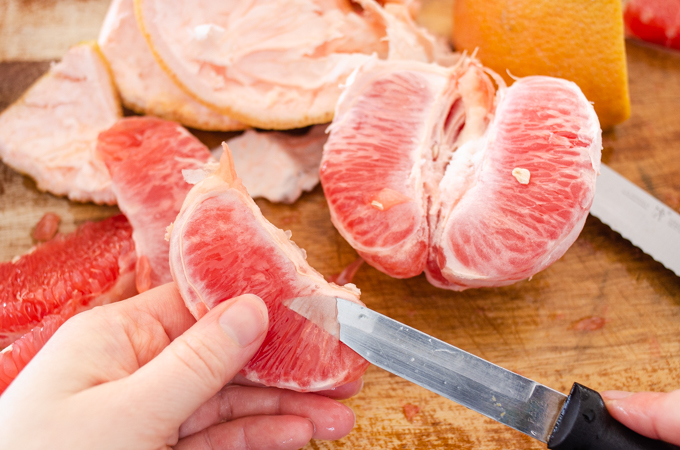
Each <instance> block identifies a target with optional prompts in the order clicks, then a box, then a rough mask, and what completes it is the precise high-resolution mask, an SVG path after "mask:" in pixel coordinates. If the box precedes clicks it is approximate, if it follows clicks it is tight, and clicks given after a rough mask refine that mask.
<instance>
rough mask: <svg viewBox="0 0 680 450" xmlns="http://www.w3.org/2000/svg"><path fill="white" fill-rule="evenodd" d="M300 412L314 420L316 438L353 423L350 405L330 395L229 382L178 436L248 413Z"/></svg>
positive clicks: (336, 435) (335, 434)
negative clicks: (230, 383)
mask: <svg viewBox="0 0 680 450" xmlns="http://www.w3.org/2000/svg"><path fill="white" fill-rule="evenodd" d="M260 415H268V416H298V417H303V418H306V419H308V420H309V421H311V422H312V423H313V424H314V428H315V432H314V435H313V437H314V439H326V440H335V439H340V438H341V437H343V436H346V435H347V434H348V433H349V432H350V431H352V428H353V427H354V421H355V418H354V413H353V412H352V410H351V409H350V408H348V407H347V406H345V405H343V404H342V403H339V402H337V401H335V400H332V399H330V398H327V397H324V396H321V395H317V394H311V393H302V392H294V391H289V390H286V389H277V388H261V387H248V386H237V385H229V386H226V387H224V388H223V389H222V390H221V391H220V392H219V393H218V394H217V395H215V396H214V397H212V398H211V399H210V400H208V401H207V402H206V403H205V404H204V405H202V406H201V407H200V408H199V409H198V410H196V412H195V413H194V414H192V415H191V417H189V419H187V421H186V422H184V423H183V424H182V426H181V427H180V429H179V437H180V438H182V437H185V436H189V435H191V434H194V433H197V432H199V431H201V430H204V429H207V428H209V427H211V426H212V425H215V424H218V423H220V422H224V421H232V420H236V419H240V418H243V417H248V416H260Z"/></svg>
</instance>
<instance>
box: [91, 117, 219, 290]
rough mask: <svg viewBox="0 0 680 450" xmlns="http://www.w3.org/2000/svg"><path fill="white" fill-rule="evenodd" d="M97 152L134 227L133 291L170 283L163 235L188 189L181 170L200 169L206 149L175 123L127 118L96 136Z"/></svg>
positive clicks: (205, 159)
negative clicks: (135, 259)
mask: <svg viewBox="0 0 680 450" xmlns="http://www.w3.org/2000/svg"><path fill="white" fill-rule="evenodd" d="M97 151H98V153H99V156H100V157H101V158H102V160H103V161H104V162H105V163H106V166H107V167H108V169H109V172H110V173H111V179H112V182H113V192H114V193H115V194H116V198H117V199H118V207H119V208H120V209H121V211H123V213H124V214H125V215H126V216H127V218H128V219H129V220H130V223H131V224H132V229H133V230H134V232H133V233H132V237H133V238H134V240H135V248H136V251H137V258H138V259H137V281H136V284H137V290H138V291H139V292H144V291H146V290H148V289H151V288H153V287H156V286H160V285H161V284H165V283H169V282H170V281H172V275H171V274H170V267H169V265H168V251H169V246H168V242H167V241H166V240H165V233H166V229H167V227H168V226H169V225H170V224H171V223H172V221H173V220H175V218H176V217H177V214H178V213H179V210H180V208H181V207H182V202H184V198H185V197H186V195H187V193H188V192H189V190H190V189H191V185H190V184H188V183H187V182H186V181H184V178H183V176H182V170H195V169H199V168H202V167H203V165H205V163H207V162H208V160H210V159H211V158H212V156H211V155H210V150H208V147H206V146H205V145H203V143H201V141H199V140H198V139H196V138H195V137H194V136H193V135H192V134H191V133H189V132H188V131H187V130H186V129H185V128H184V127H182V126H181V125H179V124H177V123H175V122H169V121H166V120H162V119H158V118H155V117H130V118H125V119H121V120H120V121H118V122H117V123H116V124H115V125H114V126H112V127H111V128H109V129H108V130H106V131H104V132H102V133H101V134H100V135H99V139H98V141H97Z"/></svg>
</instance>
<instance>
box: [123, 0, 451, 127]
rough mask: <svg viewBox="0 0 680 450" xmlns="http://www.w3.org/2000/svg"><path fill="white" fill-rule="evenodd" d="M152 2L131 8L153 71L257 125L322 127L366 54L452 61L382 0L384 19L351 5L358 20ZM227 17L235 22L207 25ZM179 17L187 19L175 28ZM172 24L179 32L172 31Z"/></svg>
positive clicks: (333, 10) (374, 7)
mask: <svg viewBox="0 0 680 450" xmlns="http://www.w3.org/2000/svg"><path fill="white" fill-rule="evenodd" d="M154 1H155V0H135V10H136V14H137V18H138V22H139V24H140V29H141V30H142V33H143V34H144V36H145V38H146V39H147V41H148V43H149V48H150V49H151V51H152V53H153V54H154V56H155V58H156V59H157V61H158V63H159V65H160V66H161V67H162V68H163V69H164V70H165V71H166V72H167V74H168V75H169V76H170V77H171V78H172V79H173V81H175V83H176V84H177V85H178V86H180V87H182V89H183V90H184V91H185V92H186V93H187V94H189V95H191V96H192V97H194V98H195V99H196V100H198V101H200V102H201V103H203V104H205V105H206V106H208V107H210V108H212V109H214V110H215V111H219V112H221V113H224V114H227V115H229V116H230V117H233V118H235V119H236V120H239V121H241V122H244V123H246V124H248V125H251V126H254V127H258V128H262V129H291V128H301V127H304V126H308V125H313V124H319V123H326V122H329V121H330V120H331V119H332V117H333V109H334V105H335V103H336V102H337V98H338V96H339V95H340V85H341V84H342V83H343V82H344V80H345V79H346V77H347V76H348V75H349V73H351V71H352V70H353V69H354V68H355V67H356V66H358V65H359V64H360V63H362V62H363V61H364V60H365V59H366V58H368V57H369V55H370V54H372V53H378V54H380V55H381V57H385V58H388V57H393V58H408V59H415V60H430V61H431V60H433V59H434V58H440V59H442V60H444V59H447V58H448V59H449V60H455V58H451V57H450V54H451V52H450V51H448V50H445V49H444V46H442V45H440V44H439V43H438V42H436V41H435V40H434V39H433V38H432V37H431V36H430V35H429V33H428V32H427V31H425V30H424V29H422V28H419V27H418V26H417V25H415V23H414V22H413V21H412V19H411V18H410V15H409V14H408V13H407V12H406V13H402V12H401V10H404V11H406V9H407V6H406V5H398V4H390V8H389V10H390V11H391V12H392V13H390V12H387V10H386V9H383V7H381V6H380V5H379V4H378V3H377V2H375V1H374V0H360V1H358V2H357V4H358V5H361V6H362V7H363V8H364V11H363V14H362V15H358V14H356V13H355V12H354V11H353V9H352V6H351V5H350V4H349V3H347V4H345V3H342V4H341V3H338V4H335V5H330V4H322V5H317V4H315V2H313V1H311V2H293V3H283V2H276V1H272V2H259V3H258V4H257V5H256V7H253V8H249V9H248V10H247V11H245V10H244V9H243V8H239V7H237V6H235V5H231V4H229V3H224V4H221V5H222V6H220V7H222V8H225V10H224V11H222V10H219V11H218V10H215V8H216V6H215V5H216V4H215V3H214V2H213V3H211V4H207V3H206V4H205V5H202V6H201V7H198V8H197V7H196V5H194V4H192V5H191V10H192V14H183V13H182V11H174V12H173V11H168V10H167V7H168V6H167V4H164V5H163V9H162V11H161V9H160V8H157V7H156V5H155V3H154ZM174 7H175V9H178V10H181V9H182V8H188V6H187V5H184V4H181V3H177V4H176V5H175V6H174ZM197 10H198V11H201V13H196V11H197ZM244 11H245V12H244ZM201 14H203V16H204V17H197V16H200V15H201ZM230 14H235V15H237V14H242V15H243V17H241V16H239V17H238V19H239V20H231V19H229V20H227V19H225V20H223V21H221V22H219V23H217V22H218V19H217V18H219V17H222V18H224V17H230V16H229V15H230ZM258 14H259V15H258ZM179 17H182V18H183V19H182V20H184V18H186V17H191V19H190V20H189V21H188V22H187V21H186V20H184V22H182V21H180V22H177V18H179ZM248 21H250V22H248ZM230 26H232V27H236V28H238V27H241V28H238V29H231V28H230ZM179 27H184V28H185V30H184V31H183V32H182V33H179V32H178V28H179ZM380 27H382V31H380ZM257 33H260V34H261V36H259V37H257V38H254V37H253V36H254V35H256V34H257ZM277 33H280V34H277ZM227 35H228V36H230V37H231V39H226V38H225V36H227ZM180 36H183V37H180ZM234 36H238V39H234V38H233V37H234ZM208 41H210V42H209V44H210V45H208ZM391 42H394V43H395V47H390V45H391ZM239 46H240V47H239ZM397 47H398V48H397ZM214 49H218V50H219V51H217V52H216V51H214ZM211 51H212V53H210V52H211ZM447 51H448V53H447ZM319 61H320V62H319ZM249 64H254V65H253V66H252V67H250V66H249ZM277 71H278V72H277ZM279 72H280V73H279Z"/></svg>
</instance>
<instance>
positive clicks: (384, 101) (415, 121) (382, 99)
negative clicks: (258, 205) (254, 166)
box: [321, 58, 602, 290]
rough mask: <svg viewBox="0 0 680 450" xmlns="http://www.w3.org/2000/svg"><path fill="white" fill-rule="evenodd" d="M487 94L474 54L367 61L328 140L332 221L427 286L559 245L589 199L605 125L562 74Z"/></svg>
mask: <svg viewBox="0 0 680 450" xmlns="http://www.w3.org/2000/svg"><path fill="white" fill-rule="evenodd" d="M496 79H497V82H498V83H499V84H500V88H499V90H498V92H497V94H496V96H495V97H494V87H493V85H492V84H491V79H490V78H489V76H487V74H486V73H485V71H484V69H483V68H482V67H481V65H480V64H479V63H478V62H476V61H475V60H473V59H471V58H464V59H463V60H462V61H461V62H460V64H459V65H457V66H455V67H452V68H442V67H439V66H435V65H431V64H430V65H428V64H423V63H417V62H386V61H378V60H374V61H371V62H369V63H367V64H365V65H364V66H362V67H361V68H359V69H358V70H357V72H355V73H354V74H353V77H352V80H351V84H350V85H349V86H348V87H347V88H346V91H345V92H344V93H343V95H342V97H341V99H340V101H339V102H338V106H337V110H336V116H335V119H334V120H333V124H332V125H331V127H330V129H331V133H330V137H329V139H328V142H327V143H326V146H325V147H324V156H323V159H322V165H321V183H322V185H323V189H324V192H325V194H326V199H327V201H328V204H329V207H330V211H331V219H332V221H333V223H334V225H335V226H336V228H337V229H338V231H339V232H340V233H341V234H342V235H343V237H345V239H347V241H348V242H349V243H350V244H351V245H352V246H353V247H354V248H355V249H356V250H357V251H358V252H359V254H360V255H361V256H362V257H363V258H364V259H365V260H366V262H368V263H369V264H371V265H373V266H374V267H376V268H378V269H380V270H382V271H383V272H385V273H387V274H389V275H392V276H394V277H399V278H405V277H410V276H415V275H417V274H419V273H421V272H422V271H425V273H426V275H427V277H428V280H429V281H430V282H431V283H433V284H434V285H436V286H439V287H442V288H447V289H454V290H462V289H466V288H470V287H482V286H502V285H507V284H511V283H514V282H516V281H518V280H521V279H524V278H527V277H530V276H532V275H533V274H535V273H537V272H538V271H540V270H543V269H544V268H545V267H547V266H548V265H549V264H551V263H552V262H554V261H555V260H557V259H558V258H559V257H560V256H562V255H563V254H564V252H565V251H566V250H567V248H568V247H569V246H570V245H571V244H572V243H573V242H574V240H575V239H576V237H577V236H578V234H579V232H580V230H581V229H582V227H583V224H584V222H585V219H586V216H587V215H588V210H589V209H590V205H591V203H592V200H593V195H594V189H595V178H596V175H597V171H598V168H599V163H600V151H601V148H602V145H601V132H600V128H599V123H598V120H597V116H596V114H595V112H594V110H593V108H592V105H591V104H590V103H589V102H588V101H587V100H586V98H585V96H584V95H583V93H582V92H581V91H580V89H579V88H578V87H577V86H576V85H575V84H574V83H572V82H568V81H565V80H561V79H557V78H550V77H539V76H537V77H527V78H524V79H521V80H518V81H516V82H515V84H514V85H513V86H512V87H510V88H506V87H504V86H503V85H502V80H500V79H499V78H497V77H496Z"/></svg>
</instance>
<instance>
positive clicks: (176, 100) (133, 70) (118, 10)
mask: <svg viewBox="0 0 680 450" xmlns="http://www.w3.org/2000/svg"><path fill="white" fill-rule="evenodd" d="M98 42H99V47H100V48H101V51H102V53H103V54H104V56H105V57H106V59H107V61H108V63H109V66H110V67H111V72H112V74H113V78H114V80H115V82H116V86H117V87H118V91H119V92H120V96H121V98H122V100H123V104H124V105H125V106H126V107H127V108H129V109H131V110H133V111H135V112H138V113H140V114H149V115H152V116H158V117H161V118H163V119H166V120H173V121H177V122H180V123H182V124H183V125H185V126H188V127H193V128H198V129H201V130H215V131H234V130H242V129H244V128H245V125H244V124H242V123H240V122H238V121H236V120H234V119H232V118H231V117H229V116H226V115H224V114H220V113H218V112H216V111H213V110H211V109H210V108H208V107H206V106H204V105H203V104H201V103H199V102H197V101H196V100H194V99H193V98H191V97H190V96H189V95H187V94H186V93H184V91H182V90H181V89H180V88H179V87H178V86H177V85H176V84H175V83H174V82H173V81H172V80H171V79H170V77H168V75H167V74H166V73H165V72H164V71H163V69H161V67H160V66H159V65H158V63H157V62H156V60H155V59H154V57H153V55H152V54H151V50H149V47H148V45H147V43H146V40H145V39H144V36H142V33H141V31H139V27H138V25H137V20H136V19H135V11H134V0H113V2H111V5H110V6H109V11H108V13H107V14H106V18H105V19H104V24H103V25H102V29H101V31H100V32H99V39H98Z"/></svg>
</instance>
